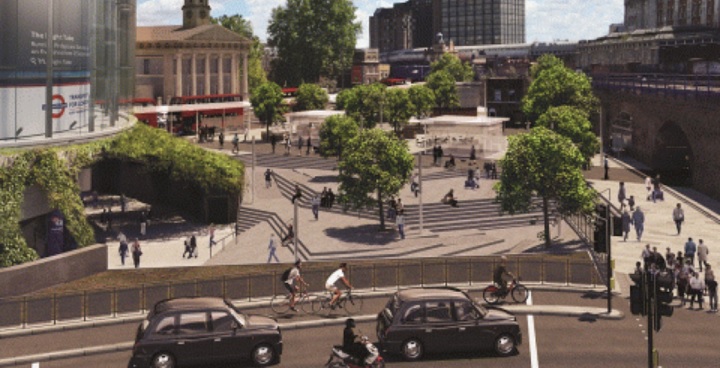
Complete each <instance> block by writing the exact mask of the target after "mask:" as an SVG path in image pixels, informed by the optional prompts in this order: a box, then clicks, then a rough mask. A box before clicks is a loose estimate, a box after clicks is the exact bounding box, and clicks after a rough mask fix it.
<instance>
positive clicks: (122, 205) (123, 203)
mask: <svg viewBox="0 0 720 368" xmlns="http://www.w3.org/2000/svg"><path fill="white" fill-rule="evenodd" d="M126 208H127V198H125V193H122V194H120V212H122V213H125V209H126Z"/></svg>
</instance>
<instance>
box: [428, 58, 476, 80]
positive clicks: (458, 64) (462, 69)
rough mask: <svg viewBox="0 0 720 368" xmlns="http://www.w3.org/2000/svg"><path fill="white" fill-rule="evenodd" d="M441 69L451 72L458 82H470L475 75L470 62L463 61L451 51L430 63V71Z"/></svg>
mask: <svg viewBox="0 0 720 368" xmlns="http://www.w3.org/2000/svg"><path fill="white" fill-rule="evenodd" d="M440 70H444V71H446V72H448V73H450V75H451V76H452V77H453V78H454V79H455V81H456V82H469V81H471V80H473V77H474V76H475V72H473V69H472V66H471V65H470V64H469V63H463V62H462V60H460V58H458V57H457V56H456V55H454V54H451V53H444V54H442V56H440V58H439V59H438V60H437V61H434V62H432V64H430V73H433V72H437V71H440Z"/></svg>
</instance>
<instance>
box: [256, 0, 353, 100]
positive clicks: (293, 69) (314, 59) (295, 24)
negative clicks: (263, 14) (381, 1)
mask: <svg viewBox="0 0 720 368" xmlns="http://www.w3.org/2000/svg"><path fill="white" fill-rule="evenodd" d="M355 10H356V8H355V6H354V5H353V3H352V1H351V0H287V2H286V5H285V6H280V7H277V8H275V9H273V11H272V15H271V19H270V24H269V25H268V44H269V45H270V46H273V47H276V48H277V53H278V57H277V59H275V61H274V62H273V76H272V77H273V80H275V81H277V82H278V83H280V84H282V85H290V86H297V85H299V84H301V83H303V82H309V83H314V82H318V81H319V80H320V77H323V76H324V77H330V78H337V77H339V76H340V75H342V73H343V72H344V71H346V70H348V69H349V68H350V66H351V65H352V58H353V54H354V52H355V43H356V40H357V35H358V34H359V33H360V31H361V29H362V27H361V24H360V22H356V21H355Z"/></svg>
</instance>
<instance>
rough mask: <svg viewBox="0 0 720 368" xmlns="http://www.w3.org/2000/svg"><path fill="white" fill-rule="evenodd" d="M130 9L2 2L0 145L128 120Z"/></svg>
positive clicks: (33, 0) (131, 3)
mask: <svg viewBox="0 0 720 368" xmlns="http://www.w3.org/2000/svg"><path fill="white" fill-rule="evenodd" d="M135 8H136V2H135V0H117V1H105V0H0V24H2V25H3V30H2V32H0V141H8V140H18V139H25V138H32V137H46V138H51V137H56V136H61V135H67V134H87V133H89V132H96V131H101V130H104V129H110V128H114V127H116V126H117V124H118V122H119V121H120V120H122V121H126V120H125V119H121V117H122V115H124V114H125V113H126V112H128V111H129V108H130V107H131V101H132V98H133V93H134V89H135V87H134V86H135V81H134V78H135V60H134V59H135ZM148 67H149V68H152V65H149V66H148ZM47 106H50V108H48V107H47Z"/></svg>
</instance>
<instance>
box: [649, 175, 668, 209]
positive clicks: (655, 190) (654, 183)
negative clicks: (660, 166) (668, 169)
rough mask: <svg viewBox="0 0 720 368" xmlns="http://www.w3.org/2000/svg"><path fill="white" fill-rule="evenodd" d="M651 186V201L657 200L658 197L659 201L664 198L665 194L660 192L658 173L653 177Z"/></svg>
mask: <svg viewBox="0 0 720 368" xmlns="http://www.w3.org/2000/svg"><path fill="white" fill-rule="evenodd" d="M651 183H652V186H653V192H652V201H653V203H654V202H655V201H657V200H658V199H659V200H661V201H664V200H665V195H664V194H663V192H662V189H661V184H660V174H657V175H655V178H653V179H652V181H651Z"/></svg>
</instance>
